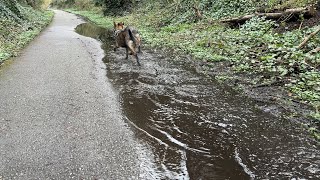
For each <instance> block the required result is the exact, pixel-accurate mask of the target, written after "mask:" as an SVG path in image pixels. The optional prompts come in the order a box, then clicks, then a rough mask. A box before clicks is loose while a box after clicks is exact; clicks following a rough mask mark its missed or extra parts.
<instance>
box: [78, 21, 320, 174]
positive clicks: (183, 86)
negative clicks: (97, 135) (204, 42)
mask: <svg viewBox="0 0 320 180" xmlns="http://www.w3.org/2000/svg"><path fill="white" fill-rule="evenodd" d="M76 32H78V33H79V34H82V35H84V36H89V37H92V38H95V39H98V40H100V41H102V42H103V43H104V44H103V46H102V48H103V49H104V50H105V53H106V56H105V57H104V59H103V61H104V62H105V64H106V67H107V77H108V78H109V79H110V80H111V82H112V84H113V85H114V86H115V88H116V89H117V90H118V92H119V96H120V100H121V106H122V110H123V113H124V114H125V115H126V118H127V122H128V124H130V125H131V126H132V129H134V131H135V133H136V136H137V137H138V138H139V139H141V140H142V141H143V142H144V143H145V145H146V147H148V148H149V150H151V151H152V154H150V156H153V157H152V158H153V159H154V163H155V164H156V166H152V167H147V168H151V169H153V170H152V172H153V173H154V174H152V177H154V178H158V179H237V180H239V179H294V178H295V179H299V178H300V179H320V167H319V166H320V151H319V145H317V144H316V143H315V142H314V141H313V140H312V139H308V135H307V134H306V132H305V130H304V129H302V128H301V127H300V126H299V125H298V124H296V123H293V122H290V121H288V120H286V119H284V118H279V117H275V116H273V115H272V114H271V113H269V112H268V111H269V110H270V109H272V108H273V106H272V104H262V103H259V102H255V101H254V100H251V99H249V98H246V97H243V96H242V95H241V94H239V93H237V92H234V91H233V90H231V89H230V88H228V87H227V86H223V85H221V84H219V83H218V82H216V81H214V80H212V79H211V78H207V77H205V76H203V75H201V74H198V73H197V72H196V71H195V69H194V68H193V64H192V60H190V58H188V57H187V56H186V57H178V56H174V55H169V54H170V52H165V51H157V50H151V49H148V48H147V47H143V48H142V51H143V53H142V54H140V58H141V64H142V66H141V67H138V66H137V65H136V63H135V60H134V58H133V57H129V60H126V59H125V50H124V49H122V50H121V49H120V50H118V51H117V52H114V51H113V48H112V46H113V40H112V39H111V37H110V32H108V31H107V30H105V29H103V28H99V27H97V26H95V25H93V24H88V23H85V24H81V25H79V26H78V27H77V28H76ZM142 37H143V35H142Z"/></svg>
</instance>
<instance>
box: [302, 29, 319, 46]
mask: <svg viewBox="0 0 320 180" xmlns="http://www.w3.org/2000/svg"><path fill="white" fill-rule="evenodd" d="M318 32H320V27H319V28H318V29H317V30H316V31H314V32H313V33H311V34H310V35H309V36H307V37H305V38H304V39H303V41H302V42H301V43H300V44H299V46H298V49H301V48H302V47H303V46H305V45H306V43H307V42H308V41H309V40H310V39H311V38H312V37H313V36H314V35H316V34H317V33H318Z"/></svg>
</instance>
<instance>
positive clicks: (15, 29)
mask: <svg viewBox="0 0 320 180" xmlns="http://www.w3.org/2000/svg"><path fill="white" fill-rule="evenodd" d="M0 8H1V9H4V11H2V13H1V14H0V64H1V63H2V62H3V61H5V60H7V59H9V58H10V57H13V56H16V55H17V54H18V53H19V51H20V50H21V49H22V48H23V47H24V46H25V45H26V44H27V43H28V42H30V41H31V40H32V39H33V38H34V37H35V36H36V35H37V34H39V33H40V31H41V30H42V29H43V28H44V27H45V26H46V25H47V24H49V23H50V22H51V19H52V17H53V12H52V11H41V10H34V9H33V8H31V7H24V6H21V5H19V4H18V5H17V8H18V9H19V12H20V14H21V17H22V18H19V17H17V16H16V15H15V14H14V13H13V12H11V11H10V10H8V9H7V10H6V9H5V6H1V7H0ZM5 10H6V11H5Z"/></svg>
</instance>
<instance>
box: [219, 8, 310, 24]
mask: <svg viewBox="0 0 320 180" xmlns="http://www.w3.org/2000/svg"><path fill="white" fill-rule="evenodd" d="M290 14H293V15H294V14H308V15H311V16H312V15H314V8H313V7H305V8H295V9H286V10H285V11H283V12H278V13H258V12H257V13H254V14H250V15H245V16H241V17H235V18H230V19H224V20H221V21H220V22H222V23H241V22H245V21H247V20H249V19H251V18H253V17H266V18H267V19H279V18H281V17H283V16H286V15H290Z"/></svg>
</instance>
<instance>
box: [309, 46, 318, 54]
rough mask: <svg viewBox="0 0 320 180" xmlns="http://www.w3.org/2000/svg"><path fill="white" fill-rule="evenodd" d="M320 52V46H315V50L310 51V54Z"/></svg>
mask: <svg viewBox="0 0 320 180" xmlns="http://www.w3.org/2000/svg"><path fill="white" fill-rule="evenodd" d="M318 52H320V47H317V48H315V49H314V50H312V51H310V52H309V54H315V53H318Z"/></svg>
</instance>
